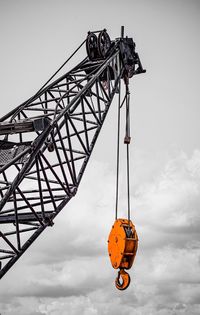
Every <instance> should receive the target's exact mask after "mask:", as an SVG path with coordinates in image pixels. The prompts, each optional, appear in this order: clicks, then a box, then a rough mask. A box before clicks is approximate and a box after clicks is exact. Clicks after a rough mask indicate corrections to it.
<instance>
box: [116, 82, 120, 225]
mask: <svg viewBox="0 0 200 315" xmlns="http://www.w3.org/2000/svg"><path fill="white" fill-rule="evenodd" d="M120 107H121V80H119V97H118V113H117V174H116V203H115V220H117V214H118V200H119V146H120V116H121V115H120Z"/></svg>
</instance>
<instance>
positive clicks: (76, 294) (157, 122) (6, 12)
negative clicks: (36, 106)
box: [0, 0, 200, 315]
mask: <svg viewBox="0 0 200 315" xmlns="http://www.w3.org/2000/svg"><path fill="white" fill-rule="evenodd" d="M121 25H124V26H125V33H126V34H127V35H128V36H130V37H133V38H134V40H135V42H136V47H137V51H138V52H139V54H140V57H141V60H142V62H143V65H144V67H145V68H146V69H147V73H146V74H144V75H140V76H137V77H135V78H133V79H132V81H131V83H130V85H131V86H130V88H131V132H132V138H133V141H132V145H131V204H132V215H133V221H134V222H135V223H136V228H137V231H138V234H139V239H140V242H139V251H138V254H137V257H136V262H135V265H134V266H133V269H132V270H131V271H130V274H131V277H132V283H131V286H130V288H129V289H128V290H127V291H124V292H118V291H117V290H116V289H115V288H114V279H115V275H116V272H115V271H114V270H113V269H112V268H111V266H110V262H109V259H108V257H107V248H106V246H107V243H106V240H107V237H108V233H109V229H110V227H111V225H112V223H113V220H114V198H115V150H114V147H115V143H116V132H115V130H116V126H115V125H116V124H115V122H116V104H117V103H116V102H114V103H113V105H112V108H111V110H110V112H109V114H108V117H107V120H106V122H105V124H104V128H103V130H102V132H101V134H100V136H99V139H98V141H97V144H96V147H95V149H94V152H93V155H92V157H91V162H90V163H89V165H88V168H87V171H86V173H85V176H84V178H83V181H82V183H81V186H80V190H79V192H78V194H77V196H76V197H75V198H74V199H73V200H72V201H71V202H70V203H69V205H68V206H67V207H66V209H65V210H64V211H63V212H62V213H61V214H60V215H59V216H58V218H57V219H56V221H55V225H54V227H53V228H49V229H48V230H47V231H45V232H44V233H43V235H41V237H40V238H39V239H38V240H37V241H36V242H35V243H34V244H33V245H32V246H31V248H30V249H29V250H28V251H27V253H26V254H25V255H24V256H23V257H22V258H21V259H20V260H19V262H18V263H17V264H16V265H15V266H14V267H13V268H12V270H11V271H10V272H9V273H8V274H7V275H6V276H5V277H4V278H3V279H2V280H1V282H0V313H1V315H14V314H19V315H36V314H37V315H38V314H39V315H41V314H48V315H58V314H59V315H64V314H70V315H77V314H80V313H81V314H87V315H91V314H95V315H104V314H105V315H106V314H111V315H112V314H115V315H118V314H120V315H121V314H122V315H130V314H134V315H141V314H142V315H151V314H152V315H175V314H176V315H180V314H190V315H197V314H199V313H200V304H199V303H200V299H199V297H200V276H199V275H200V235H199V233H200V232H199V223H200V212H199V211H200V210H199V209H200V144H199V133H200V125H199V116H200V107H199V103H200V102H199V100H200V96H199V95H200V94H199V73H200V61H199V51H200V37H199V29H200V2H199V1H194V0H188V1H186V0H175V1H172V0H169V1H162V0H160V1H158V0H157V1H156V0H149V1H148V0H146V1H144V0H141V1H134V0H132V1H131V0H124V1H118V0H117V1H114V0H110V1H105V0H103V1H96V0H93V1H92V0H91V1H89V0H85V1H77V0H73V1H68V0H65V1H64V0H57V1H52V0H48V1H47V0H46V1H45V0H41V1H39V0H35V1H29V0H28V1H25V0H23V1H22V0H18V1H14V0H13V1H10V0H0V40H1V58H0V69H1V74H0V86H1V114H2V115H3V114H4V113H6V112H8V111H9V110H11V109H12V108H14V107H15V106H17V105H18V104H19V103H21V102H23V101H24V100H26V99H27V98H28V97H30V96H31V95H32V94H33V93H35V92H36V91H37V90H38V89H39V88H40V87H41V85H42V84H43V83H44V82H45V81H46V80H47V79H48V78H49V77H50V75H51V74H52V73H54V71H55V70H56V69H57V68H58V67H59V66H60V65H61V64H62V63H63V62H64V60H65V59H66V58H67V57H68V56H69V55H70V54H71V53H72V52H73V50H74V49H75V48H76V47H77V46H78V45H79V44H80V43H81V42H82V41H83V40H84V38H85V36H86V34H87V31H88V30H95V29H102V28H107V30H108V33H109V34H110V36H111V38H116V37H118V36H119V34H120V26H121ZM82 57H84V56H81V58H82ZM122 162H123V156H122ZM121 178H122V180H121V186H120V192H121V194H120V209H121V215H123V214H124V213H125V210H126V196H125V192H126V190H125V188H124V182H123V179H124V173H121ZM83 222H84V224H83Z"/></svg>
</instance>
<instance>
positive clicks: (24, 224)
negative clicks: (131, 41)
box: [0, 49, 122, 278]
mask: <svg viewBox="0 0 200 315" xmlns="http://www.w3.org/2000/svg"><path fill="white" fill-rule="evenodd" d="M111 69H112V73H111ZM121 75H122V65H121V62H120V58H119V50H118V49H117V50H116V51H115V53H114V54H112V55H111V56H110V57H109V58H107V59H103V60H99V61H97V62H91V61H89V60H88V59H85V60H84V61H83V62H81V63H80V64H79V65H78V66H77V67H75V68H74V69H72V70H71V71H70V72H68V73H67V74H65V75H63V76H62V77H61V78H59V79H57V80H56V81H55V82H53V83H51V84H50V85H49V86H48V87H46V88H44V89H43V90H42V91H41V92H40V93H39V95H37V96H36V97H35V98H32V99H31V101H28V102H26V103H25V104H22V105H21V106H19V107H18V108H17V109H16V111H12V112H11V113H10V114H8V115H6V116H5V117H3V119H1V126H0V130H1V134H4V139H3V140H1V142H0V149H1V154H0V164H1V165H0V194H1V201H0V224H1V231H0V253H1V257H0V260H1V270H0V278H1V277H2V276H3V275H4V274H5V273H6V272H7V271H8V270H9V269H10V267H11V266H12V265H13V264H14V263H15V262H16V261H17V260H18V258H19V257H20V256H21V255H22V254H23V253H24V252H25V250H26V249H27V248H28V247H29V246H30V245H31V244H32V243H33V241H34V240H35V239H36V238H37V237H38V236H39V235H40V233H41V232H42V231H43V230H44V229H45V228H46V227H47V226H49V225H52V224H53V219H54V218H55V216H56V215H57V214H58V213H59V212H60V211H61V210H62V209H63V207H64V206H65V205H66V204H67V203H68V201H69V200H70V199H71V197H72V196H74V195H75V193H76V191H77V188H78V185H79V183H80V180H81V178H82V175H83V173H84V170H85V167H86V165H87V162H88V160H89V157H90V154H91V152H92V149H93V147H94V144H95V142H96V139H97V136H98V134H99V132H100V129H101V127H102V124H103V122H104V119H105V117H106V114H107V112H108V109H109V107H110V104H111V101H112V99H113V96H114V95H115V93H116V90H117V88H118V82H119V80H120V77H121ZM104 78H106V82H104V81H105V79H104ZM42 118H45V119H46V124H43V128H44V129H43V130H42V127H41V126H40V128H37V126H36V127H35V128H34V123H33V122H34V121H39V122H40V120H41V119H42ZM2 122H4V123H2ZM6 122H7V123H6ZM19 122H20V124H21V125H20V124H19ZM20 126H21V127H20ZM26 126H27V128H26ZM9 128H11V129H10V130H11V132H10V133H9ZM20 128H21V129H20Z"/></svg>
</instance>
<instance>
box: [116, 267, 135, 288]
mask: <svg viewBox="0 0 200 315" xmlns="http://www.w3.org/2000/svg"><path fill="white" fill-rule="evenodd" d="M120 277H121V279H122V282H120ZM130 282H131V278H130V276H129V274H128V273H127V272H126V271H124V269H120V270H119V271H118V276H117V278H116V279H115V286H116V288H117V289H118V290H125V289H126V288H128V286H129V284H130Z"/></svg>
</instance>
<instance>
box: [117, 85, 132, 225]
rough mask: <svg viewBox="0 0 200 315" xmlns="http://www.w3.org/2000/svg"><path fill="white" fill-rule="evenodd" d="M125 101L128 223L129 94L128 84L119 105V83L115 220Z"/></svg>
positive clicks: (128, 211)
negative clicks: (122, 111) (122, 113)
mask: <svg viewBox="0 0 200 315" xmlns="http://www.w3.org/2000/svg"><path fill="white" fill-rule="evenodd" d="M125 101H126V134H125V143H126V177H127V205H128V209H127V217H128V221H129V223H130V158H129V156H130V154H129V144H130V111H129V110H130V106H129V101H130V92H129V88H128V84H126V93H125V96H124V99H123V101H122V103H121V81H119V97H118V113H117V162H116V203H115V220H117V218H118V203H119V166H120V124H121V113H120V112H121V108H122V106H123V104H124V102H125Z"/></svg>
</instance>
